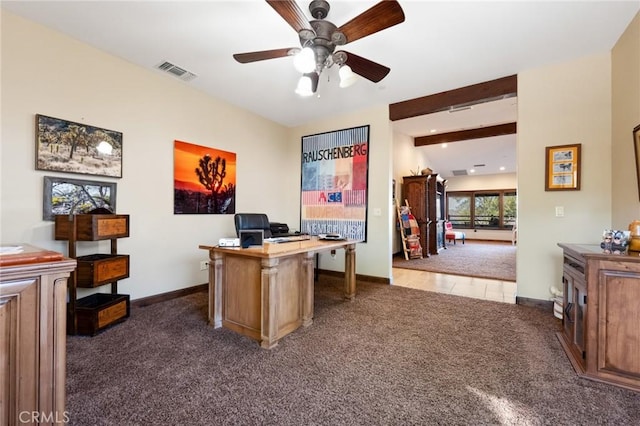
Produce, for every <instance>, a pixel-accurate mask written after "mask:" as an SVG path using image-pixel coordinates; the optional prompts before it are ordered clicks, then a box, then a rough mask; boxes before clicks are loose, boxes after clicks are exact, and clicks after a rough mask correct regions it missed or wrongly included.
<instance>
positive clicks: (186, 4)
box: [1, 0, 640, 170]
mask: <svg viewBox="0 0 640 426" xmlns="http://www.w3.org/2000/svg"><path fill="white" fill-rule="evenodd" d="M308 3H309V2H308V1H299V2H298V4H299V5H300V8H301V9H302V10H303V11H304V12H305V13H307V12H308ZM330 3H331V11H330V12H329V16H328V17H327V19H328V20H329V21H331V22H333V23H334V24H336V25H338V26H340V25H342V24H343V23H345V22H347V21H348V20H350V19H351V18H353V17H355V16H357V15H359V14H360V13H362V12H363V11H365V10H367V9H368V8H370V7H372V6H373V5H374V4H376V3H377V1H375V0H374V1H344V0H343V1H338V0H334V1H330ZM1 4H2V8H4V9H6V10H9V11H11V12H13V13H16V14H18V15H21V16H23V17H25V18H27V19H30V20H33V21H36V22H39V23H42V24H43V25H46V26H48V27H51V28H53V29H56V30H59V31H61V32H63V33H66V34H68V35H70V36H71V37H74V38H76V39H78V40H81V41H83V42H86V43H88V44H90V45H93V46H95V47H97V48H99V49H101V50H104V51H107V52H110V53H112V54H113V55H115V56H119V57H121V58H124V59H126V60H127V61H129V62H131V63H134V64H137V65H140V66H141V67H144V68H147V69H149V70H152V71H153V72H158V73H160V72H161V71H158V70H156V69H155V66H157V65H158V64H160V63H161V62H164V61H169V62H171V63H173V64H175V65H178V66H180V67H182V68H184V69H186V70H188V71H190V72H192V73H194V74H196V76H197V77H196V78H194V79H193V80H191V81H189V82H184V83H183V84H186V85H189V86H192V87H194V88H196V89H198V90H201V91H203V92H206V93H208V94H210V95H211V96H214V97H216V98H218V99H222V100H224V101H227V102H229V103H231V104H233V105H237V106H238V107H241V108H243V109H247V110H249V111H253V112H254V113H256V114H258V115H261V116H263V117H265V118H268V119H270V120H273V121H275V122H278V123H281V124H283V125H285V126H297V125H300V124H304V123H307V122H310V121H314V120H316V119H319V118H326V117H330V116H334V115H337V114H341V113H348V112H350V111H354V110H357V109H361V108H366V107H369V106H372V105H387V104H389V103H395V102H400V101H404V100H408V99H413V98H416V97H421V96H425V95H430V94H434V93H439V92H442V91H447V90H451V89H455V88H459V87H463V86H467V85H470V84H475V83H479V82H483V81H488V80H493V79H496V78H500V77H504V76H508V75H513V74H517V73H518V72H519V71H522V70H526V69H531V68H535V67H539V66H543V65H546V64H551V63H555V62H561V61H565V60H568V59H572V58H577V57H580V56H584V55H588V54H591V53H596V52H606V51H609V50H610V49H611V48H612V47H613V45H614V44H615V42H616V41H617V39H618V38H619V36H620V35H621V34H622V32H623V31H624V29H625V28H626V27H627V26H628V24H629V23H630V22H631V20H632V18H633V16H634V15H635V14H636V13H637V12H638V10H639V9H640V1H638V0H624V1H613V0H606V1H575V0H574V1H562V2H561V1H519V0H513V1H493V2H489V1H477V0H476V1H456V0H449V1H415V0H414V1H409V0H400V4H401V6H402V8H403V10H404V13H405V17H406V20H405V22H403V23H401V24H399V25H396V26H394V27H391V28H388V29H386V30H383V31H381V32H378V33H376V34H373V35H370V36H368V37H365V38H362V39H360V40H356V41H354V42H353V43H349V44H347V45H346V46H344V50H346V51H349V52H352V53H354V54H356V55H359V56H363V57H365V58H367V59H370V60H372V61H375V62H378V63H380V64H383V65H386V66H388V67H389V68H391V72H390V73H389V75H388V76H387V77H386V78H385V79H383V80H382V81H381V82H379V83H377V84H375V83H372V82H370V81H368V80H366V79H360V81H359V82H358V83H357V84H355V85H354V86H351V87H349V88H346V89H340V88H339V87H338V84H337V83H338V82H337V70H336V69H335V67H334V68H332V69H329V70H328V71H329V72H325V73H323V75H322V76H321V79H320V84H319V88H318V96H317V97H311V98H300V97H298V96H297V95H296V94H294V92H293V90H294V88H295V85H296V82H297V79H298V78H299V75H298V74H297V73H296V71H295V70H294V68H293V64H292V59H291V58H289V57H287V58H279V59H272V60H266V61H260V62H254V63H249V64H240V63H238V62H236V61H235V60H234V59H233V58H232V55H233V54H234V53H244V52H252V51H259V50H270V49H277V48H286V47H297V46H299V41H298V36H297V34H296V33H295V31H294V30H293V29H292V28H291V27H290V26H289V25H288V24H287V23H286V22H285V21H284V20H283V19H282V17H280V16H279V15H278V14H277V13H276V12H275V11H274V10H273V8H271V6H269V5H268V4H267V3H266V2H265V1H262V0H244V1H237V0H236V1H2V3H1ZM167 78H176V77H173V76H170V75H167ZM511 106H513V105H511ZM481 109H482V108H480V107H478V108H477V109H476V110H475V111H473V110H472V112H471V113H470V114H475V113H477V112H478V111H480V110H481ZM506 109H509V108H506ZM512 109H513V111H511V112H510V113H513V112H514V111H515V108H512ZM447 114H449V113H440V114H438V117H432V118H429V121H428V122H427V121H420V120H414V121H411V122H410V121H408V120H407V121H406V122H403V123H396V124H395V126H397V128H398V129H402V130H401V131H406V132H407V133H409V134H415V135H425V134H428V131H429V129H431V128H435V129H441V128H444V127H450V128H451V127H452V126H454V124H450V123H449V124H447V123H446V122H445V121H444V120H446V121H447V122H448V121H449V119H452V118H453V117H452V116H454V114H449V115H447ZM456 114H463V113H456ZM424 117H428V116H424ZM464 117H465V115H459V116H456V119H458V120H461V119H462V118H464ZM439 119H442V120H443V121H439ZM412 120H413V119H412ZM491 121H493V122H506V121H505V119H504V118H503V117H495V118H494V119H492V120H491ZM488 124H490V123H487V122H483V123H482V125H488ZM455 126H464V127H468V125H467V124H464V123H462V122H458V124H455ZM497 139H499V141H497V142H496V143H497V144H498V145H500V144H503V143H505V142H503V139H511V140H512V141H513V140H514V137H513V136H511V137H508V136H507V137H499V138H497ZM488 140H489V139H484V140H482V141H483V143H484V142H486V141H488ZM466 143H467V142H456V143H454V144H450V145H449V148H450V151H454V149H461V151H462V152H460V153H458V158H461V157H463V156H464V155H463V154H464V153H466V152H469V149H466V148H463V147H464V144H466ZM512 145H513V148H512V151H513V159H515V143H513V142H512ZM449 148H448V149H449ZM503 148H504V147H503ZM483 150H484V151H487V148H486V146H485V145H483ZM441 151H442V150H441ZM499 151H502V149H499ZM430 157H431V156H430ZM434 158H435V157H434ZM468 160H469V162H470V163H474V161H476V160H473V159H471V158H470V159H468ZM478 161H479V162H484V163H488V161H487V159H486V158H485V159H480V160H478ZM474 164H478V163H474ZM445 167H446V168H456V169H457V168H467V166H466V164H465V165H460V166H456V165H454V164H448V165H446V166H445V165H443V167H442V168H441V170H445ZM492 167H493V165H492ZM513 167H515V161H514V162H513ZM439 168H440V167H439ZM488 168H489V164H487V167H486V169H488Z"/></svg>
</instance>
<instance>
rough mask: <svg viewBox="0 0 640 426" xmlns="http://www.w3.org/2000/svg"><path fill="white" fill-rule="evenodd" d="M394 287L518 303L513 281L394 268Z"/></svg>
mask: <svg viewBox="0 0 640 426" xmlns="http://www.w3.org/2000/svg"><path fill="white" fill-rule="evenodd" d="M393 285H397V286H401V287H409V288H416V289H419V290H426V291H434V292H436V293H446V294H452V295H455V296H464V297H473V298H476V299H484V300H492V301H494V302H505V303H512V304H515V303H516V283H515V282H512V281H499V280H489V279H486V278H473V277H462V276H459V275H447V274H439V273H435V272H425V271H414V270H411V269H401V268H393Z"/></svg>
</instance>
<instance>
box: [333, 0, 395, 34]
mask: <svg viewBox="0 0 640 426" xmlns="http://www.w3.org/2000/svg"><path fill="white" fill-rule="evenodd" d="M401 22H404V12H403V11H402V7H400V3H398V2H397V1H395V0H383V1H381V2H380V3H378V4H376V5H375V6H373V7H371V8H370V9H368V10H366V11H364V12H362V13H361V14H360V15H358V16H356V17H355V18H353V19H352V20H350V21H349V22H347V23H346V24H344V25H342V26H341V27H340V28H338V29H337V30H336V31H335V32H336V33H342V34H343V35H344V37H345V39H346V40H344V43H338V44H346V43H351V42H352V41H354V40H358V39H359V38H362V37H366V36H368V35H371V34H374V33H377V32H378V31H382V30H384V29H386V28H389V27H392V26H394V25H397V24H399V23H401ZM332 38H333V37H332ZM339 38H340V37H338V39H339ZM335 41H337V40H334V42H335Z"/></svg>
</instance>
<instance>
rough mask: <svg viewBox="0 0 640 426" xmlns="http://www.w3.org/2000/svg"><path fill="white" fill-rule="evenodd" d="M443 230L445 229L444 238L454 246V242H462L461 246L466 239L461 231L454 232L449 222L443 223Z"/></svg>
mask: <svg viewBox="0 0 640 426" xmlns="http://www.w3.org/2000/svg"><path fill="white" fill-rule="evenodd" d="M444 229H445V233H444V236H445V238H446V239H447V241H448V242H451V241H453V244H455V243H456V240H462V244H464V239H465V237H466V235H465V233H464V232H461V231H454V230H453V224H452V223H451V222H449V221H446V222H445V223H444Z"/></svg>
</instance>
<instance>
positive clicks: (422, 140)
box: [413, 123, 517, 146]
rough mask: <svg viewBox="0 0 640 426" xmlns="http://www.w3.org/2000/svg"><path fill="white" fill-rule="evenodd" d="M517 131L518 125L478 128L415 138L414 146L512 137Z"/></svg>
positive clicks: (508, 124)
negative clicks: (504, 136) (503, 136)
mask: <svg viewBox="0 0 640 426" xmlns="http://www.w3.org/2000/svg"><path fill="white" fill-rule="evenodd" d="M516 131H517V129H516V123H506V124H498V125H496V126H487V127H478V128H477V129H467V130H459V131H457V132H449V133H440V134H437V135H429V136H418V137H415V138H413V145H414V146H425V145H437V144H440V143H450V142H458V141H466V140H469V139H482V138H490V137H492V136H502V135H512V134H514V133H516Z"/></svg>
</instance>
